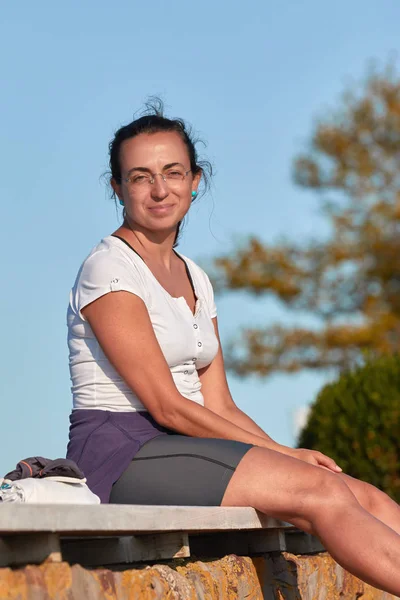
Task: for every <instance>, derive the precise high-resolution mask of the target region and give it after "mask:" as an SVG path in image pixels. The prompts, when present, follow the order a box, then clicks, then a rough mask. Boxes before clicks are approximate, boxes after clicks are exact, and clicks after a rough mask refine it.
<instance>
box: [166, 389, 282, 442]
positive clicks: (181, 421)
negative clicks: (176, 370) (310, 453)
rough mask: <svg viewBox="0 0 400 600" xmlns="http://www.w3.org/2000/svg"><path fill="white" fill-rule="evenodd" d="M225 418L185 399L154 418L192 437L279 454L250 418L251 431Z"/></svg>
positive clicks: (270, 440) (244, 423)
mask: <svg viewBox="0 0 400 600" xmlns="http://www.w3.org/2000/svg"><path fill="white" fill-rule="evenodd" d="M242 414H243V415H244V413H242ZM244 416H245V415H244ZM227 417H228V415H227V416H226V417H225V416H222V415H218V414H217V413H214V412H213V411H211V410H209V409H208V408H205V407H204V406H201V405H199V404H196V403H195V402H191V401H190V400H186V399H185V400H184V401H183V402H178V403H176V404H174V405H172V406H171V405H170V407H169V410H168V412H166V413H164V414H162V415H158V416H157V420H158V422H159V423H160V424H161V425H163V426H164V427H168V428H169V429H173V430H174V431H177V432H179V433H182V434H184V435H189V436H192V437H203V438H222V439H229V440H236V441H238V442H244V443H247V444H253V445H255V446H261V447H263V448H269V449H270V450H276V451H278V452H279V451H282V449H283V446H280V444H277V443H276V442H274V441H273V440H272V439H271V438H270V437H269V436H267V434H266V433H265V432H263V430H262V429H261V428H259V427H257V425H256V424H255V423H254V422H252V421H251V419H249V420H250V421H251V422H252V423H253V430H252V431H251V430H250V429H249V428H247V429H246V428H245V427H244V426H245V425H246V424H247V423H246V422H245V420H243V424H241V423H240V422H239V421H237V422H233V421H232V420H230V419H229V418H227Z"/></svg>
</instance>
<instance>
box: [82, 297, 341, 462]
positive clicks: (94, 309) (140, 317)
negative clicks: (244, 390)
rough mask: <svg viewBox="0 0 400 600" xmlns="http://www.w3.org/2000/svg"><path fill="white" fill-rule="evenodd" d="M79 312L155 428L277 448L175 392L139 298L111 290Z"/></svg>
mask: <svg viewBox="0 0 400 600" xmlns="http://www.w3.org/2000/svg"><path fill="white" fill-rule="evenodd" d="M81 312H82V313H83V315H84V317H85V319H87V320H88V322H89V324H90V326H91V327H92V330H93V333H94V335H95V336H96V338H97V340H98V342H99V344H100V346H101V347H102V349H103V351H104V354H105V355H106V356H107V358H108V359H109V361H110V362H111V364H112V365H114V367H115V369H116V370H117V371H118V373H119V374H120V375H121V377H123V379H124V380H125V381H126V383H127V384H128V385H129V387H130V388H131V389H132V390H133V392H134V393H135V394H136V395H137V396H138V398H139V399H140V401H141V402H142V404H143V405H144V406H145V407H146V408H147V410H148V411H149V412H150V414H151V415H152V416H153V418H154V419H155V420H156V421H157V422H158V423H160V425H163V426H164V427H167V428H169V429H173V430H175V431H178V432H179V433H183V434H185V435H189V436H192V437H204V438H222V439H228V440H237V441H239V442H245V443H248V444H253V445H255V446H261V447H264V448H270V449H273V450H277V444H276V443H275V442H272V441H271V440H270V438H266V437H261V436H260V435H257V434H254V433H252V432H249V431H246V430H245V429H243V428H242V427H240V426H238V425H236V424H235V423H232V422H231V421H229V420H227V419H225V418H224V417H222V416H220V415H218V414H216V413H214V412H212V411H211V410H209V409H208V408H206V407H204V406H200V405H199V404H197V403H196V402H192V401H191V400H188V399H187V398H185V397H184V396H182V395H181V394H180V393H179V391H178V389H177V387H176V385H175V383H174V380H173V378H172V375H171V371H170V370H169V367H168V365H167V363H166V361H165V358H164V355H163V354H162V351H161V348H160V346H159V344H158V341H157V338H156V336H155V333H154V330H153V327H152V324H151V322H150V318H149V314H148V312H147V308H146V306H145V304H144V302H143V300H142V299H141V298H139V297H138V296H136V295H134V294H132V293H130V292H126V291H118V292H110V293H107V294H105V295H104V296H101V297H100V298H98V299H97V300H95V301H94V302H91V303H90V304H88V305H87V306H85V307H84V308H83V309H82V311H81ZM308 452H309V453H310V454H309V456H308V458H309V460H307V462H311V463H313V464H316V465H318V464H319V465H324V466H326V467H328V468H331V469H333V470H334V468H335V463H334V461H333V460H332V459H330V458H328V457H327V456H324V455H323V454H320V453H313V452H312V451H308ZM317 455H318V456H317Z"/></svg>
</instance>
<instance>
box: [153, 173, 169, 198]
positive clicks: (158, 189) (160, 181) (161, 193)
mask: <svg viewBox="0 0 400 600" xmlns="http://www.w3.org/2000/svg"><path fill="white" fill-rule="evenodd" d="M168 193H169V190H168V185H167V182H166V181H164V178H163V177H162V175H160V174H157V176H155V177H154V183H153V185H152V189H151V195H152V197H153V198H154V199H156V200H164V198H166V197H167V196H168Z"/></svg>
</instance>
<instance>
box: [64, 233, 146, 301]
mask: <svg viewBox="0 0 400 600" xmlns="http://www.w3.org/2000/svg"><path fill="white" fill-rule="evenodd" d="M124 246H125V245H124V244H123V242H121V241H120V240H118V239H117V238H113V237H112V236H108V237H105V238H104V239H102V240H101V241H100V242H99V244H97V245H96V246H95V247H94V248H92V250H91V251H90V253H89V255H88V256H87V257H86V258H85V260H84V261H83V263H82V266H81V268H80V269H79V272H78V275H77V278H76V281H75V284H74V287H73V289H72V292H71V304H72V306H73V308H74V310H75V311H76V312H79V313H80V311H81V310H82V308H83V307H84V306H86V305H87V304H89V303H90V302H93V301H94V300H96V299H97V298H99V297H100V296H103V295H104V294H107V293H109V292H117V291H128V292H131V293H133V294H135V295H137V296H139V297H140V298H141V299H142V300H143V301H144V302H145V303H147V302H148V291H147V286H146V280H145V275H144V272H143V266H142V265H141V264H140V262H142V261H141V258H140V257H138V256H136V255H135V253H134V252H133V251H132V250H131V249H130V248H128V247H126V249H125V247H124Z"/></svg>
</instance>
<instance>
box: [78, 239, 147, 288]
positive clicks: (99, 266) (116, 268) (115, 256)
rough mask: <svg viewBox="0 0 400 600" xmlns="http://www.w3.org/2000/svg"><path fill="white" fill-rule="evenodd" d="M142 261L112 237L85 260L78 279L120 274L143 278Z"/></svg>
mask: <svg viewBox="0 0 400 600" xmlns="http://www.w3.org/2000/svg"><path fill="white" fill-rule="evenodd" d="M141 262H142V261H141V259H140V258H139V257H138V256H136V255H135V253H134V252H133V251H132V250H131V249H130V248H128V247H127V246H125V245H124V243H123V242H121V240H119V239H118V238H114V237H112V236H107V237H105V238H103V239H102V240H101V241H100V242H99V243H98V244H97V245H96V246H95V247H94V248H92V250H91V251H90V253H89V255H88V256H87V257H86V258H85V260H84V261H83V263H82V266H81V269H80V272H79V275H78V279H82V278H83V277H89V278H90V279H92V278H93V279H98V278H99V277H100V278H101V277H102V276H108V275H109V274H110V273H111V274H113V275H116V274H117V273H118V272H122V273H124V274H129V275H130V276H131V277H133V276H135V275H136V276H139V277H141V276H142V272H143V269H142V268H141V267H142V265H141V264H140V263H141Z"/></svg>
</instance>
